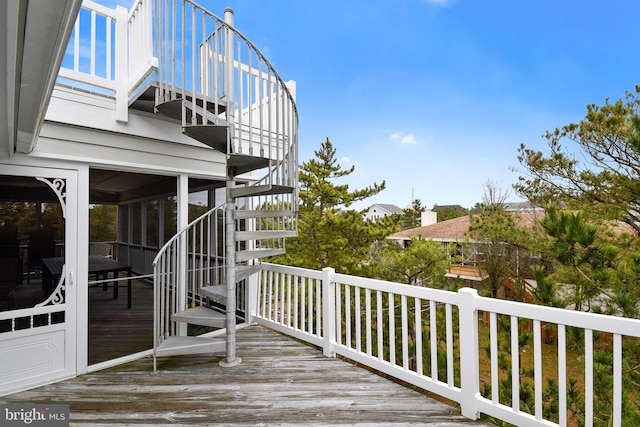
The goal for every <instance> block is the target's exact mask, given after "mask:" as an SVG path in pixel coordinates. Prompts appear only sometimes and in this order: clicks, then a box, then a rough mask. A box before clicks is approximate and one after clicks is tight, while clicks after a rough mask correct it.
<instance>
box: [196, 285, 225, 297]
mask: <svg viewBox="0 0 640 427" xmlns="http://www.w3.org/2000/svg"><path fill="white" fill-rule="evenodd" d="M200 292H202V293H203V294H204V295H205V296H207V297H209V298H213V299H214V300H216V301H220V300H221V299H222V300H226V299H227V287H226V285H210V286H204V287H202V288H200Z"/></svg>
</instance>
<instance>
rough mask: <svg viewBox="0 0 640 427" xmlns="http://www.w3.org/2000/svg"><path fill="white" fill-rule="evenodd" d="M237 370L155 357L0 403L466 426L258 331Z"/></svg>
mask: <svg viewBox="0 0 640 427" xmlns="http://www.w3.org/2000/svg"><path fill="white" fill-rule="evenodd" d="M237 337H238V345H237V354H238V355H240V356H241V357H242V358H243V362H242V364H240V365H239V366H236V367H233V368H221V367H220V366H218V363H217V362H218V361H219V360H220V359H221V357H218V356H214V357H212V356H201V355H199V356H176V357H171V358H164V359H159V360H158V368H159V372H158V374H156V375H153V374H152V372H151V371H152V361H151V359H149V358H147V359H141V360H138V361H135V362H131V363H127V364H125V365H121V366H119V367H116V368H110V369H106V370H102V371H98V372H94V373H90V374H86V375H83V376H80V377H77V378H74V379H71V380H68V381H63V382H60V383H57V384H52V385H48V386H44V387H40V388H37V389H34V390H31V391H27V392H22V393H16V394H13V395H11V396H5V397H3V398H0V402H1V403H11V402H20V403H49V404H55V403H65V404H69V405H70V418H71V425H78V426H106V425H109V426H125V425H127V426H130V425H135V426H158V425H182V426H194V425H225V426H275V425H277V426H301V425H306V426H340V425H351V426H427V425H428V426H458V425H460V426H463V425H464V426H469V425H485V426H486V425H488V424H483V423H477V422H471V421H470V420H467V419H465V418H463V417H462V416H461V415H460V414H459V410H458V409H457V408H454V407H452V406H448V405H446V404H444V403H441V402H437V401H435V400H433V399H430V398H428V397H427V396H425V395H423V394H421V393H418V392H416V391H412V390H410V389H408V388H405V387H403V386H401V385H399V384H396V383H394V382H392V381H389V380H386V379H384V378H382V377H380V376H378V375H376V374H373V373H371V372H369V371H367V370H365V369H362V368H359V367H357V366H355V365H353V364H350V363H347V362H344V361H341V360H339V359H330V358H326V357H324V356H323V355H322V352H321V351H319V350H318V349H316V348H313V347H310V346H307V345H304V344H301V343H298V342H296V341H294V340H292V339H290V338H288V337H286V336H283V335H280V334H278V333H275V332H273V331H270V330H268V329H266V328H263V327H261V326H251V327H249V328H245V329H242V330H240V331H238V335H237Z"/></svg>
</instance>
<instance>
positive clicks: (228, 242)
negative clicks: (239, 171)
mask: <svg viewBox="0 0 640 427" xmlns="http://www.w3.org/2000/svg"><path fill="white" fill-rule="evenodd" d="M224 20H225V22H226V23H227V24H229V25H230V26H233V11H232V10H231V9H229V8H227V9H225V11H224ZM226 33H227V37H226V49H225V50H226V52H225V58H226V59H225V62H226V63H225V67H226V75H227V79H226V88H225V90H226V94H227V96H226V98H227V110H226V111H227V119H228V120H229V123H230V124H231V126H230V127H229V128H228V130H227V132H228V133H227V150H228V151H227V153H230V152H231V150H229V147H230V145H232V144H233V139H234V132H233V116H234V114H233V108H234V106H233V99H234V95H233V89H234V87H233V78H232V77H231V76H233V36H232V32H231V30H230V29H229V28H227V31H226ZM230 143H231V144H230ZM235 185H236V170H235V168H232V167H229V166H227V200H226V202H227V205H226V220H225V224H226V229H225V249H226V254H225V255H226V264H225V273H226V274H225V284H226V288H227V311H226V314H227V320H226V329H227V346H226V347H227V357H226V358H225V359H223V360H221V361H220V366H222V367H231V366H236V365H239V364H240V363H242V359H241V358H239V357H236V221H235V211H236V203H235V200H234V199H233V196H232V195H231V189H232V188H233V187H235Z"/></svg>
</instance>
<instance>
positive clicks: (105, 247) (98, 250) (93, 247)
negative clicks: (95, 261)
mask: <svg viewBox="0 0 640 427" xmlns="http://www.w3.org/2000/svg"><path fill="white" fill-rule="evenodd" d="M112 250H113V246H111V243H102V242H98V243H89V255H101V256H103V257H105V258H111V256H112V255H111V251H112Z"/></svg>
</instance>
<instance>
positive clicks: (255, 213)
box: [234, 209, 296, 219]
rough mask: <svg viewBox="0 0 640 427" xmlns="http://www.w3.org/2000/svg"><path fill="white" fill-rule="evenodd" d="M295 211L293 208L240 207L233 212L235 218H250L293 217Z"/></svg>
mask: <svg viewBox="0 0 640 427" xmlns="http://www.w3.org/2000/svg"><path fill="white" fill-rule="evenodd" d="M295 214H296V212H295V211H293V210H287V209H284V210H266V209H265V210H261V209H256V210H244V209H240V210H237V211H235V212H234V216H235V218H236V219H250V218H282V217H293V216H295Z"/></svg>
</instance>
